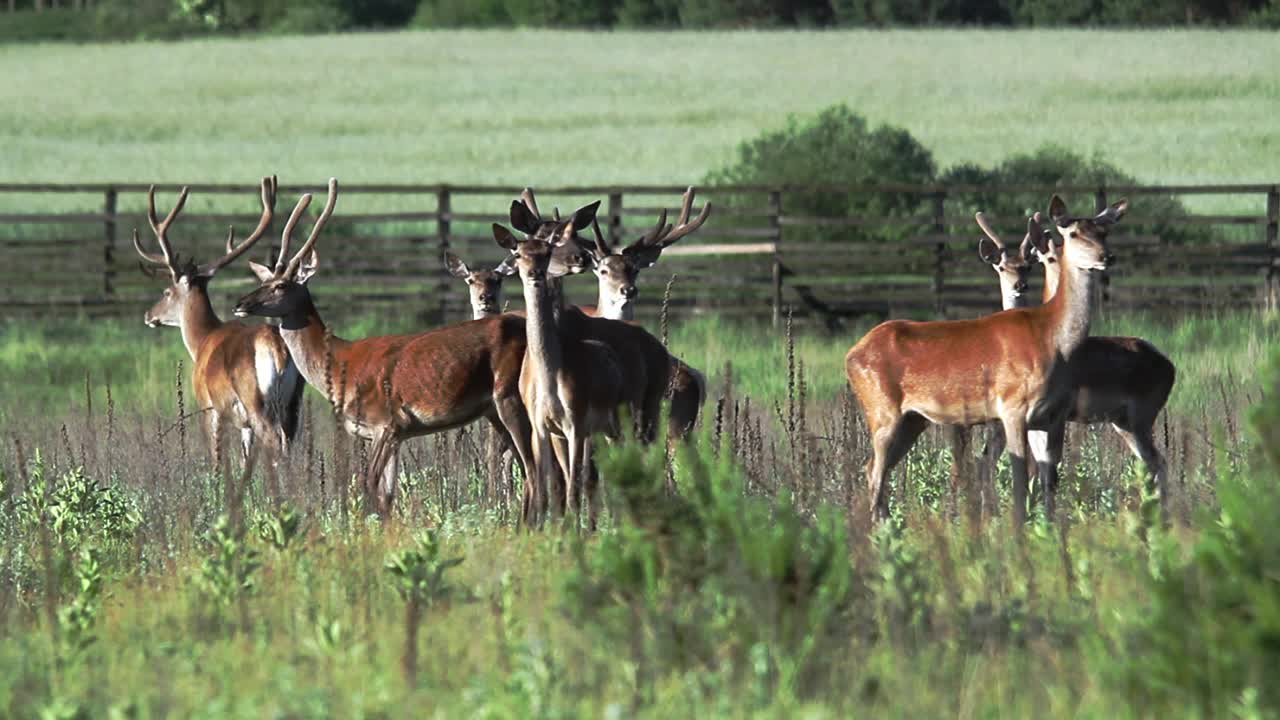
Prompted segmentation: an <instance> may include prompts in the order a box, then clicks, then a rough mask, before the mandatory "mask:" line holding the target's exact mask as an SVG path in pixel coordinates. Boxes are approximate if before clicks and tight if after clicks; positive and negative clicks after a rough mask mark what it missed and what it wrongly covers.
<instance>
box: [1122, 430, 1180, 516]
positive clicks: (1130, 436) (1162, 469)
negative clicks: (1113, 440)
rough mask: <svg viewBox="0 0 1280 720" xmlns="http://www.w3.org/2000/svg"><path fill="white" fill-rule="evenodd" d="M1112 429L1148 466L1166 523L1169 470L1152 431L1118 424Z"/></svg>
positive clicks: (1148, 472)
mask: <svg viewBox="0 0 1280 720" xmlns="http://www.w3.org/2000/svg"><path fill="white" fill-rule="evenodd" d="M1111 427H1113V428H1115V431H1116V432H1117V433H1119V435H1120V437H1122V438H1124V442H1125V444H1126V445H1128V446H1129V451H1130V452H1132V453H1133V454H1134V455H1136V456H1137V457H1138V459H1139V460H1141V461H1142V463H1143V464H1144V465H1146V466H1147V474H1148V476H1149V477H1150V481H1151V482H1152V483H1154V484H1155V490H1156V492H1157V493H1159V495H1160V514H1161V517H1162V520H1163V521H1164V522H1168V520H1169V487H1168V480H1167V474H1168V468H1167V466H1166V464H1165V459H1164V455H1162V454H1160V450H1158V449H1157V448H1156V441H1155V438H1154V437H1153V436H1152V433H1151V429H1150V428H1149V427H1148V429H1146V430H1136V431H1135V430H1126V429H1125V428H1122V427H1120V425H1118V424H1113V425H1112V426H1111Z"/></svg>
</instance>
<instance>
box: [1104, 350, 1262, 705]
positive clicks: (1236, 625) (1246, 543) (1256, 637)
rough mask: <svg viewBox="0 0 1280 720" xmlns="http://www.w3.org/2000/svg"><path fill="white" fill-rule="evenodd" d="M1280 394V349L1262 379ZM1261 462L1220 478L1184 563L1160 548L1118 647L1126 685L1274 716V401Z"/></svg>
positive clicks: (1258, 420)
mask: <svg viewBox="0 0 1280 720" xmlns="http://www.w3.org/2000/svg"><path fill="white" fill-rule="evenodd" d="M1264 388H1265V392H1266V393H1267V397H1269V398H1274V397H1276V393H1277V392H1280V355H1275V356H1274V359H1273V361H1272V363H1271V370H1270V372H1269V373H1268V378H1267V381H1266V382H1265V384H1264ZM1253 427H1254V431H1255V434H1256V436H1257V441H1258V442H1257V443H1256V445H1255V448H1256V450H1257V458H1256V462H1255V463H1254V467H1253V468H1252V471H1251V472H1250V473H1249V474H1248V476H1247V477H1246V478H1243V479H1242V478H1239V477H1231V476H1228V475H1227V474H1225V473H1224V474H1223V476H1222V477H1221V478H1220V479H1219V485H1218V499H1219V501H1220V503H1221V510H1220V511H1219V513H1218V516H1217V519H1216V522H1213V521H1212V519H1208V518H1207V520H1209V522H1206V523H1205V526H1206V529H1205V530H1204V532H1203V533H1202V534H1201V535H1200V537H1199V539H1198V541H1197V542H1196V543H1195V545H1194V547H1193V548H1192V550H1191V554H1190V557H1189V558H1188V559H1186V560H1185V561H1183V560H1181V559H1180V553H1178V552H1177V548H1176V546H1173V547H1167V546H1166V547H1164V548H1157V551H1155V554H1154V559H1153V566H1154V570H1153V572H1152V575H1151V578H1150V581H1149V586H1150V587H1149V590H1150V594H1151V598H1152V600H1151V606H1150V608H1149V609H1147V610H1145V611H1144V612H1143V613H1142V615H1141V617H1140V618H1139V619H1138V621H1137V629H1136V631H1135V632H1134V633H1133V635H1132V637H1131V638H1130V645H1131V646H1130V647H1129V648H1126V649H1125V651H1124V657H1125V658H1126V659H1127V662H1126V663H1125V670H1126V672H1125V673H1124V675H1123V681H1124V683H1126V688H1125V689H1126V691H1128V692H1132V693H1133V694H1134V695H1135V696H1138V697H1142V698H1144V699H1146V700H1148V701H1150V702H1158V703H1161V704H1164V705H1167V706H1168V707H1169V708H1198V709H1199V710H1200V711H1201V713H1202V714H1203V715H1204V716H1206V717H1225V716H1227V715H1233V714H1235V713H1236V712H1239V711H1240V709H1241V706H1243V707H1245V708H1248V709H1249V710H1250V711H1251V712H1249V713H1244V714H1241V715H1239V716H1241V717H1274V716H1275V714H1276V713H1277V712H1280V686H1277V685H1276V683H1275V681H1274V678H1275V668H1276V667H1280V575H1277V573H1276V568H1280V524H1277V523H1276V518H1277V517H1280V487H1278V486H1277V480H1280V450H1278V449H1277V448H1280V407H1278V406H1277V405H1276V403H1274V402H1266V403H1262V404H1260V405H1258V406H1257V408H1256V409H1255V411H1254V416H1253Z"/></svg>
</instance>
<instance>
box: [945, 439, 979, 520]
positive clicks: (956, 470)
mask: <svg viewBox="0 0 1280 720" xmlns="http://www.w3.org/2000/svg"><path fill="white" fill-rule="evenodd" d="M945 432H946V435H947V444H948V445H950V446H951V497H950V499H949V500H948V504H949V506H950V507H949V508H948V514H949V515H952V516H954V515H955V513H956V505H957V504H958V502H959V498H960V493H961V491H962V490H965V489H966V488H964V485H966V484H968V485H970V486H972V483H966V481H967V480H968V479H969V478H970V477H971V476H970V474H969V465H970V457H969V428H967V427H965V426H963V425H948V426H947V427H946V428H945ZM967 490H968V492H965V497H966V499H967V500H968V501H969V507H970V511H971V512H972V510H973V509H974V508H975V507H976V503H975V501H974V500H975V499H974V498H973V497H972V496H973V492H972V490H973V488H972V487H969V488H967Z"/></svg>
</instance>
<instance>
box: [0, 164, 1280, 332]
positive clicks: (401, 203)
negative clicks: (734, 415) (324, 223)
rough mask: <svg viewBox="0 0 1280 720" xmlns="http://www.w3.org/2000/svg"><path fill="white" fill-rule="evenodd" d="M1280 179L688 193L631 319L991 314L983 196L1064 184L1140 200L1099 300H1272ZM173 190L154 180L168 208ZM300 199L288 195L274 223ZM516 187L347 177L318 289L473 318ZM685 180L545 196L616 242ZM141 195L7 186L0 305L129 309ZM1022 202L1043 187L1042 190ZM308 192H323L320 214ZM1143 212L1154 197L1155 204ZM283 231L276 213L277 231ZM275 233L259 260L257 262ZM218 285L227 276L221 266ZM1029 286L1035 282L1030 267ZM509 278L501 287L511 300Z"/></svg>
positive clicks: (240, 218) (202, 229)
mask: <svg viewBox="0 0 1280 720" xmlns="http://www.w3.org/2000/svg"><path fill="white" fill-rule="evenodd" d="M1278 187H1280V186H1277V185H1224V186H1166V187H1104V188H1098V187H1058V188H1049V187H966V186H946V187H941V186H934V187H915V186H892V185H885V186H874V187H843V186H840V187H834V186H808V187H773V188H770V187H754V186H753V187H742V186H717V187H708V188H703V189H699V191H698V200H697V202H698V204H701V203H702V202H705V201H708V200H709V201H711V202H712V203H713V204H714V205H715V206H716V207H715V209H714V211H713V213H712V217H711V219H710V220H709V221H708V222H707V224H706V225H705V226H704V227H703V228H702V229H701V230H700V231H699V232H698V233H696V234H695V235H693V236H691V237H689V238H686V239H685V240H682V241H681V242H680V243H679V244H677V245H675V246H673V247H671V248H669V249H668V250H667V251H666V252H664V253H663V256H662V260H661V261H660V263H659V264H658V266H657V267H655V268H654V269H651V270H648V271H646V272H645V273H644V275H643V276H642V278H641V300H640V303H641V307H642V308H643V310H642V312H645V313H653V312H656V310H657V307H658V305H659V303H660V301H661V298H662V295H663V291H664V286H665V285H666V284H667V282H668V280H669V279H670V278H671V276H672V275H673V274H674V275H676V276H677V279H676V280H675V283H674V285H673V286H672V292H671V306H672V308H673V311H674V312H676V313H688V312H702V311H707V310H714V311H716V312H720V313H731V314H741V315H747V316H756V317H762V318H765V317H772V318H773V319H774V321H775V322H776V321H777V319H778V318H779V316H780V315H781V314H782V313H783V312H785V309H787V308H790V309H791V310H793V311H794V312H795V313H796V315H797V316H800V317H809V318H816V319H820V320H822V321H825V322H827V323H828V324H831V325H835V324H838V323H839V322H840V318H843V317H847V316H850V315H857V314H861V313H871V314H876V315H881V316H894V317H905V316H915V317H964V316H972V315H976V314H979V313H982V312H988V311H992V310H994V309H997V308H998V304H999V293H998V291H997V285H996V278H995V277H994V274H993V273H992V272H991V270H990V269H989V268H987V267H986V266H985V265H983V264H982V263H981V262H980V261H979V260H978V257H977V252H976V244H977V243H976V241H977V238H978V237H979V233H978V230H977V228H976V226H975V225H974V222H973V215H972V213H973V210H974V209H975V203H980V202H982V199H983V198H993V197H994V198H1000V197H1005V196H1008V197H1018V198H1022V197H1026V198H1028V201H1027V202H1028V204H1030V203H1032V202H1036V203H1037V204H1038V205H1039V206H1044V205H1046V204H1047V200H1048V198H1049V196H1050V194H1051V193H1053V192H1058V193H1061V194H1063V195H1064V197H1066V199H1067V200H1068V202H1069V203H1070V205H1071V206H1072V208H1073V209H1074V210H1075V211H1077V212H1079V213H1083V212H1086V211H1088V210H1090V209H1093V208H1095V207H1101V206H1104V205H1105V204H1106V203H1107V201H1108V199H1111V200H1114V199H1115V198H1118V197H1120V196H1121V195H1125V196H1128V197H1129V198H1131V200H1132V208H1133V209H1132V211H1131V213H1130V216H1129V217H1127V218H1126V219H1125V221H1124V223H1123V224H1122V225H1121V226H1120V228H1119V229H1118V230H1117V231H1116V233H1115V234H1114V235H1113V238H1112V240H1111V242H1112V245H1113V248H1114V252H1115V254H1116V255H1117V257H1118V259H1119V262H1118V264H1117V265H1116V266H1115V267H1114V269H1113V270H1112V271H1110V275H1109V278H1108V286H1107V287H1108V289H1107V291H1106V293H1105V296H1104V303H1105V304H1106V306H1109V307H1124V308H1138V307H1140V308H1149V309H1154V310H1167V309H1179V308H1182V309H1185V308H1188V307H1212V308H1227V307H1244V306H1265V307H1269V308H1274V307H1275V306H1276V303H1277V295H1278V294H1280V291H1278V288H1280V239H1278V237H1277V235H1278V228H1280V191H1278ZM176 190H177V188H176V187H172V186H165V187H162V188H159V189H158V191H157V199H158V204H159V205H160V207H161V210H160V212H161V213H163V212H164V211H165V210H164V209H165V208H167V207H168V205H169V203H171V202H172V200H173V198H174V193H175V192H176ZM303 190H309V191H312V192H316V193H321V194H322V193H323V188H322V187H319V186H316V187H307V188H302V187H297V186H282V187H281V188H280V207H279V208H278V209H277V218H279V217H281V216H283V215H285V214H286V213H287V211H288V210H289V208H290V207H291V206H292V202H293V199H294V198H295V197H296V196H297V194H298V193H300V192H302V191H303ZM519 190H520V188H518V187H498V186H450V185H373V184H369V185H344V186H343V188H342V195H341V198H340V200H339V206H338V212H337V214H336V215H335V217H334V220H333V222H331V224H330V226H329V229H328V230H327V231H326V233H325V237H324V238H323V239H322V240H321V242H320V245H319V251H320V254H321V262H322V268H321V272H320V275H319V277H318V278H317V280H316V281H315V287H316V294H317V296H318V297H319V302H320V303H321V304H322V306H324V308H325V310H326V311H330V309H332V311H333V312H335V313H337V314H341V313H343V312H345V311H363V310H364V309H366V308H371V307H372V308H374V309H377V310H383V311H388V312H397V313H412V314H413V315H414V316H420V317H422V318H423V319H424V320H428V319H429V320H432V321H442V320H446V319H458V318H461V317H464V316H465V315H466V292H465V289H464V287H463V286H462V284H461V283H460V282H459V281H457V280H455V279H453V278H451V277H450V276H448V275H447V273H446V272H445V270H444V268H443V264H442V262H441V252H442V250H443V249H445V248H449V249H451V250H453V251H454V252H456V253H458V254H459V255H461V256H462V257H463V259H464V260H466V261H467V262H468V263H469V264H471V265H473V266H478V265H483V264H493V263H496V262H497V261H498V260H499V259H500V258H501V257H502V251H501V250H500V249H498V248H497V247H496V246H495V245H494V243H493V239H492V236H491V234H490V232H489V223H491V222H505V221H506V208H507V207H508V205H509V203H510V202H511V199H512V198H514V197H516V196H517V194H518V193H519ZM683 190H684V188H683V187H676V186H635V187H559V188H541V189H538V199H539V204H540V205H541V206H542V207H543V209H544V212H545V211H547V210H548V209H550V208H551V207H552V206H554V205H558V206H560V207H562V208H566V209H567V208H572V207H577V206H578V205H579V204H583V203H585V202H588V201H590V200H595V199H601V200H603V201H604V203H603V205H602V212H601V218H602V221H604V220H607V231H606V232H607V233H608V235H609V237H610V239H611V240H612V241H613V242H615V243H617V242H622V243H625V242H628V241H630V239H632V238H634V237H636V236H638V235H639V234H641V233H642V232H644V231H645V230H647V229H648V227H649V226H651V225H652V223H653V222H654V220H655V219H656V216H657V213H658V212H659V209H660V208H661V207H663V206H665V207H666V208H667V209H668V210H669V212H674V211H675V210H676V207H675V206H676V205H678V203H679V200H680V194H681V192H683ZM146 191H147V186H146V185H142V184H134V183H119V184H43V185H35V184H0V210H4V209H13V208H26V207H31V206H36V207H40V208H49V207H52V206H55V205H56V206H57V209H58V211H57V212H39V213H36V212H0V316H15V315H32V314H35V315H47V314H50V313H58V312H67V311H71V312H83V313H89V314H95V315H97V314H115V315H129V314H138V315H140V314H141V313H142V311H143V310H144V309H145V308H146V307H147V306H149V305H150V304H151V303H152V302H154V300H155V299H156V298H157V297H158V294H159V286H158V284H157V283H156V282H155V281H149V280H147V279H146V278H144V277H143V275H142V274H141V273H140V272H139V271H138V269H137V263H136V260H137V258H136V256H135V254H134V252H133V249H132V248H131V247H130V239H129V237H130V233H131V231H132V229H133V228H141V229H142V237H143V241H144V243H146V244H148V246H151V243H153V242H154V241H153V239H152V237H151V235H150V232H149V230H147V229H146V228H147V224H146V220H145V216H144V215H143V208H144V207H145V202H146V200H145V198H146ZM1205 194H1215V195H1233V196H1245V197H1247V198H1249V201H1250V202H1255V201H1256V202H1257V203H1258V206H1259V207H1260V208H1263V207H1264V208H1265V212H1263V213H1258V214H1255V215H1213V216H1210V215H1185V216H1183V215H1179V216H1176V217H1172V218H1171V217H1159V218H1157V217H1152V216H1150V215H1144V211H1143V207H1144V198H1152V197H1158V198H1163V199H1166V200H1167V199H1171V198H1182V197H1185V196H1192V195H1205ZM824 197H825V198H828V199H842V200H841V201H842V202H847V201H848V200H849V199H850V198H852V199H855V200H858V201H862V200H868V199H878V200H879V201H880V202H879V206H880V207H884V208H887V210H885V211H883V212H879V213H877V214H864V215H853V216H849V215H844V216H835V217H832V216H830V214H829V213H820V212H817V211H814V210H808V211H805V210H799V209H798V210H796V211H794V212H793V211H789V210H788V208H815V207H822V203H821V202H815V199H817V200H819V201H820V200H821V199H822V198H824ZM1031 198H1039V200H1038V201H1036V200H1032V199H1031ZM256 199H257V193H256V188H254V187H252V186H249V185H212V184H201V185H192V186H191V200H190V201H189V202H188V205H187V210H186V212H185V213H184V214H183V215H182V216H181V217H180V218H179V220H178V221H177V223H175V226H174V230H173V231H172V232H171V236H172V238H173V242H174V245H175V249H176V250H177V251H178V252H179V253H180V254H182V255H184V256H190V255H194V256H195V257H196V258H197V259H198V260H199V259H206V258H209V257H212V256H213V255H215V254H216V253H218V252H220V250H221V245H222V242H223V238H224V237H225V233H226V227H227V225H228V224H231V223H234V224H235V225H236V227H237V228H239V229H240V231H241V236H243V233H244V232H247V230H248V228H249V227H251V226H252V225H253V224H254V223H255V222H256V220H257V212H258V211H257V209H256V208H255V204H256ZM318 204H319V203H316V205H318ZM1152 204H1154V203H1152ZM1015 215H1017V214H1015V213H1010V216H1009V217H998V218H996V221H997V224H998V226H999V227H1000V228H1001V229H1002V230H1003V231H1004V232H1006V233H1007V234H1008V237H1010V238H1015V239H1020V238H1021V237H1022V232H1023V228H1024V227H1025V225H1024V223H1025V220H1024V219H1023V217H1021V216H1015ZM281 224H282V223H281V222H280V221H279V219H277V222H276V227H277V228H278V227H279V226H280V225H281ZM277 243H278V238H272V239H271V241H270V242H269V241H268V240H265V239H264V241H263V242H262V243H260V246H259V247H258V248H255V249H254V251H253V255H254V257H256V258H257V259H259V260H266V259H267V258H268V257H269V256H270V253H271V252H273V251H274V246H275V244H277ZM224 276H225V277H224ZM224 276H220V277H219V278H218V279H217V280H216V281H215V282H214V283H213V289H214V291H215V295H216V298H215V299H216V302H218V307H219V309H220V310H225V308H226V307H227V306H229V304H230V302H231V301H232V300H233V298H234V297H235V296H238V295H239V294H242V293H244V292H246V291H247V290H248V289H249V287H250V285H251V280H250V278H249V275H248V272H247V271H244V270H241V269H239V268H234V267H233V268H228V269H227V270H225V271H224ZM1036 280H1037V281H1038V278H1036ZM568 292H569V295H570V299H571V300H572V301H574V302H580V303H584V302H592V301H593V299H594V294H595V283H594V278H591V277H589V276H588V277H587V278H585V279H574V280H571V281H570V282H569V283H568ZM518 295H519V293H518V290H516V286H515V285H514V284H513V287H512V291H511V292H510V293H509V296H511V297H512V298H513V300H514V302H515V303H517V304H518V303H519V297H518Z"/></svg>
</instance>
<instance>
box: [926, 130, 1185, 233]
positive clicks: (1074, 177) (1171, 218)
mask: <svg viewBox="0 0 1280 720" xmlns="http://www.w3.org/2000/svg"><path fill="white" fill-rule="evenodd" d="M938 181H939V182H940V183H941V184H945V185H974V186H979V187H981V186H984V185H989V186H992V188H993V189H992V190H991V191H990V192H981V191H978V192H961V193H956V194H952V195H950V196H948V201H949V202H950V203H951V208H952V209H953V210H956V211H959V214H967V215H971V214H973V213H975V212H977V211H979V210H981V211H982V212H984V213H986V214H987V215H990V216H992V217H994V218H997V219H998V220H999V221H1001V222H1002V227H1008V228H1011V229H1012V228H1013V227H1015V226H1017V225H1018V224H1019V223H1023V222H1025V218H1027V217H1028V216H1030V215H1031V214H1032V213H1034V212H1035V211H1037V210H1039V211H1041V212H1043V213H1047V212H1048V206H1047V200H1048V197H1049V196H1048V194H1047V193H1045V192H1041V191H1033V192H1024V193H1012V192H1001V191H999V190H997V189H996V188H999V187H1001V186H1004V187H1008V186H1033V187H1040V188H1046V189H1048V188H1055V187H1063V186H1085V187H1095V188H1100V189H1102V188H1106V187H1108V186H1119V185H1137V184H1139V183H1138V181H1137V180H1136V179H1135V178H1133V177H1132V176H1130V175H1127V174H1125V173H1124V172H1122V171H1120V169H1118V168H1116V167H1115V166H1114V165H1112V164H1111V163H1109V162H1107V161H1106V160H1105V159H1103V158H1101V157H1099V156H1094V157H1091V158H1085V157H1083V156H1081V155H1077V154H1076V153H1073V152H1071V151H1070V150H1067V149H1066V148H1063V147H1058V146H1056V145H1046V146H1044V147H1042V148H1040V149H1038V150H1036V151H1034V152H1030V153H1023V154H1017V155H1012V156H1010V157H1009V158H1008V159H1006V160H1005V161H1004V162H1002V163H1000V164H999V165H996V166H995V167H993V168H982V167H979V166H976V165H972V164H963V165H957V166H956V167H953V168H950V169H948V170H947V171H946V172H944V173H942V174H941V175H940V176H939V178H938ZM1066 199H1067V200H1068V204H1069V206H1070V208H1071V211H1072V212H1073V213H1075V214H1077V215H1086V214H1089V213H1091V212H1093V211H1094V209H1095V208H1094V198H1093V197H1091V196H1068V197H1067V198H1066ZM1119 199H1120V198H1119V195H1118V194H1116V193H1109V194H1108V196H1107V201H1108V202H1115V201H1116V200H1119ZM1130 200H1132V201H1133V203H1134V217H1133V218H1129V219H1126V221H1125V222H1126V231H1131V232H1139V233H1144V234H1145V233H1151V234H1156V235H1159V236H1160V237H1161V239H1162V240H1164V241H1166V242H1186V241H1189V240H1196V239H1204V237H1205V234H1206V231H1205V230H1204V228H1203V226H1200V227H1199V228H1198V229H1197V226H1189V225H1186V224H1184V223H1181V222H1179V219H1180V218H1182V217H1184V216H1185V215H1186V214H1187V211H1186V209H1185V208H1184V207H1183V206H1182V203H1181V202H1179V201H1178V200H1177V199H1176V198H1174V197H1172V196H1169V195H1142V196H1136V197H1133V198H1130ZM1046 221H1047V218H1046ZM959 230H961V231H963V232H968V231H970V230H973V228H972V227H964V228H959Z"/></svg>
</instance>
